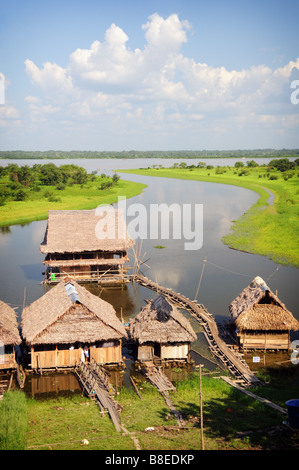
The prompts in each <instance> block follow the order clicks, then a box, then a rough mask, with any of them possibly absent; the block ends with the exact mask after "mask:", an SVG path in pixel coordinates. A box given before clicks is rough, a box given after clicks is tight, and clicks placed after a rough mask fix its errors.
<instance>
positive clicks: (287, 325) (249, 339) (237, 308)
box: [229, 276, 299, 350]
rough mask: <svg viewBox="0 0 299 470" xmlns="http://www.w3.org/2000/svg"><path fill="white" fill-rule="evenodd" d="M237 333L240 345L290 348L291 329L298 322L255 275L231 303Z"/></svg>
mask: <svg viewBox="0 0 299 470" xmlns="http://www.w3.org/2000/svg"><path fill="white" fill-rule="evenodd" d="M229 310H230V313H231V316H232V318H233V320H234V322H235V326H236V335H237V338H238V341H239V345H240V347H241V348H242V349H264V350H265V349H274V350H276V349H286V350H288V349H290V331H291V330H298V329H299V322H298V321H297V320H296V319H295V318H294V317H293V315H292V314H291V312H289V311H288V310H287V308H286V307H285V305H284V304H283V303H282V302H281V301H280V300H279V298H278V297H277V295H275V294H274V293H273V292H272V291H271V289H270V288H269V287H268V286H267V284H266V283H265V281H264V280H263V279H262V278H260V277H259V276H257V277H255V278H254V279H253V281H252V282H251V283H250V285H249V286H248V287H246V288H245V289H244V290H243V291H242V292H241V293H240V295H239V296H238V297H237V298H236V299H235V300H234V301H233V302H232V303H231V304H230V306H229Z"/></svg>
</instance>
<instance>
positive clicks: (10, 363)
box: [0, 352, 17, 370]
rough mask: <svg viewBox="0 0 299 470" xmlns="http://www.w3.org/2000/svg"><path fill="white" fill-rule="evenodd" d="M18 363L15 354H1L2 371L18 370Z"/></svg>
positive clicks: (0, 367)
mask: <svg viewBox="0 0 299 470" xmlns="http://www.w3.org/2000/svg"><path fill="white" fill-rule="evenodd" d="M16 367H17V363H16V360H15V353H14V352H13V353H11V354H0V370H5V369H16Z"/></svg>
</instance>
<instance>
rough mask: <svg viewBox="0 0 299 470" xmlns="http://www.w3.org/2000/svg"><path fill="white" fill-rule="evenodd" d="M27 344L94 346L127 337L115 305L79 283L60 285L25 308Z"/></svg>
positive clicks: (24, 321)
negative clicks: (78, 343) (87, 344)
mask: <svg viewBox="0 0 299 470" xmlns="http://www.w3.org/2000/svg"><path fill="white" fill-rule="evenodd" d="M22 332H23V337H24V339H25V340H26V342H27V344H31V345H36V344H62V343H75V342H82V343H83V342H84V343H94V342H96V341H110V340H118V339H120V338H123V337H127V333H126V330H125V329H124V327H123V325H122V323H121V322H120V320H119V319H118V318H117V316H116V313H115V310H114V308H113V307H112V305H110V304H109V303H108V302H105V301H104V300H102V299H100V298H99V297H97V296H95V295H93V294H91V293H90V292H89V291H88V290H87V289H85V288H84V287H82V286H80V285H79V284H77V283H76V282H74V281H72V282H67V283H66V284H65V283H64V282H60V283H59V284H57V285H56V286H55V287H53V288H52V289H51V290H49V291H48V292H47V293H46V294H45V295H43V296H42V297H41V298H39V299H38V300H36V301H35V302H33V303H32V304H31V305H29V306H28V307H26V308H24V310H23V313H22Z"/></svg>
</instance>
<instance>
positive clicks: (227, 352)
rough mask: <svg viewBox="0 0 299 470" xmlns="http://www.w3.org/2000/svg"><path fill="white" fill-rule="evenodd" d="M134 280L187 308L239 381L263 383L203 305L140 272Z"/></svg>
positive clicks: (217, 353)
mask: <svg viewBox="0 0 299 470" xmlns="http://www.w3.org/2000/svg"><path fill="white" fill-rule="evenodd" d="M132 280H133V281H135V282H138V284H140V285H142V286H144V287H147V288H149V289H152V290H154V291H156V292H157V293H159V294H162V295H164V296H165V297H167V298H168V299H169V300H170V301H172V302H174V303H175V304H177V305H178V306H179V307H181V308H183V309H185V310H187V311H188V312H189V313H190V314H191V315H192V316H193V317H194V318H195V319H196V320H197V321H198V322H199V323H200V324H201V326H202V327H203V329H204V333H205V337H206V340H207V342H208V345H209V348H210V351H211V353H212V354H213V355H214V357H216V358H217V359H218V360H220V361H221V362H222V364H223V365H224V366H225V368H226V369H227V370H228V371H229V372H230V373H231V374H232V376H233V377H234V378H235V379H237V380H238V382H239V383H243V385H245V386H250V385H258V384H259V385H260V384H261V382H260V381H259V380H258V378H257V377H255V375H254V374H253V373H252V372H251V371H250V369H249V367H248V365H247V364H246V363H245V361H243V359H241V357H239V356H237V355H236V353H235V352H234V351H233V350H231V349H230V348H229V347H228V346H227V344H226V343H225V342H224V341H223V339H222V338H221V337H220V335H219V332H218V327H217V324H216V322H215V320H214V318H213V317H212V315H211V314H210V313H209V312H208V311H207V309H206V308H205V307H204V306H203V305H201V304H198V303H197V302H196V301H194V300H190V299H188V298H187V297H185V296H184V295H182V294H180V293H177V292H174V291H173V290H171V289H168V288H166V287H163V286H160V285H159V284H158V283H156V282H154V281H152V280H151V279H148V278H147V277H145V276H142V275H140V274H134V275H133V276H132Z"/></svg>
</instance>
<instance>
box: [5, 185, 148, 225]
mask: <svg viewBox="0 0 299 470" xmlns="http://www.w3.org/2000/svg"><path fill="white" fill-rule="evenodd" d="M102 181H103V179H101V178H100V177H97V178H96V179H95V180H94V181H88V182H87V183H85V184H84V185H82V186H81V185H80V184H74V185H73V186H66V188H65V189H64V190H58V189H56V187H55V186H40V188H41V190H40V191H39V192H34V191H32V190H29V189H26V194H27V197H28V198H27V199H26V200H25V201H8V202H7V203H6V204H5V205H4V206H0V226H6V225H15V224H24V223H28V222H32V221H34V220H44V219H47V218H48V211H49V210H74V209H77V210H78V209H95V208H96V207H97V206H98V205H100V204H113V203H115V202H117V201H118V197H119V196H124V197H126V198H130V197H133V196H136V195H138V194H140V193H141V192H142V191H143V189H144V188H145V187H146V186H145V185H144V184H141V183H133V182H131V181H125V180H119V181H118V182H117V183H116V184H115V185H114V186H113V187H112V188H109V189H105V190H100V189H98V188H99V184H100V183H101V182H102ZM5 182H6V181H5V180H4V178H3V179H2V180H1V181H0V184H4V183H5ZM45 193H46V195H47V194H49V193H51V194H52V196H51V197H50V199H52V198H53V199H57V201H54V202H53V201H51V200H49V198H48V197H46V195H45Z"/></svg>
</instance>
